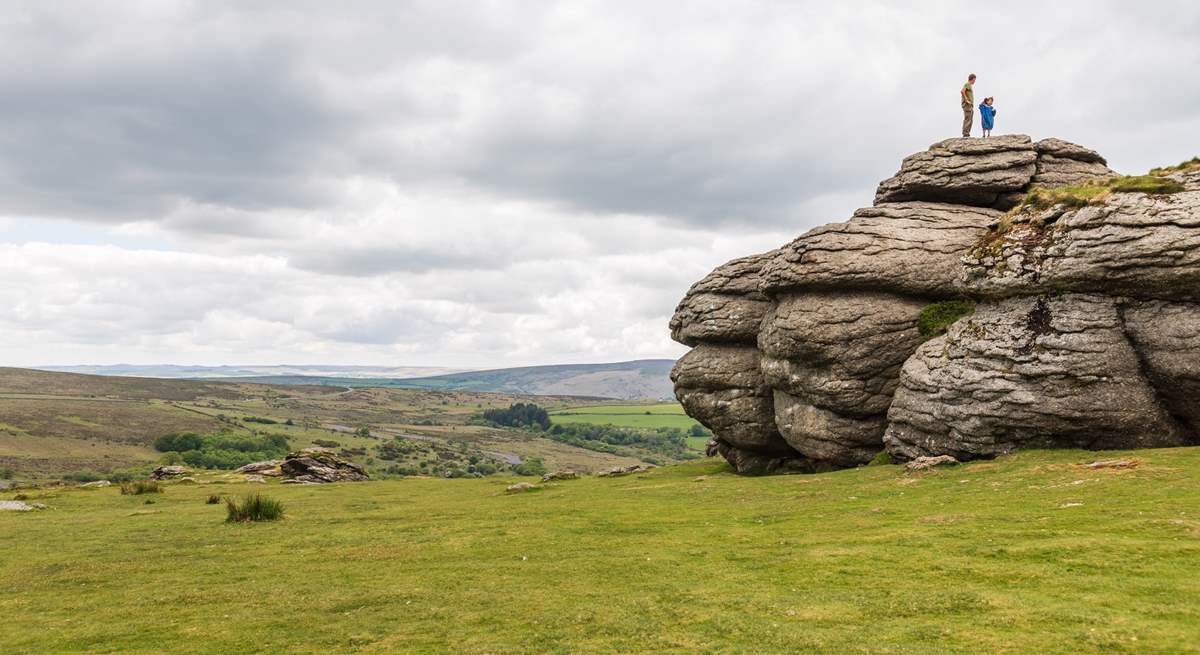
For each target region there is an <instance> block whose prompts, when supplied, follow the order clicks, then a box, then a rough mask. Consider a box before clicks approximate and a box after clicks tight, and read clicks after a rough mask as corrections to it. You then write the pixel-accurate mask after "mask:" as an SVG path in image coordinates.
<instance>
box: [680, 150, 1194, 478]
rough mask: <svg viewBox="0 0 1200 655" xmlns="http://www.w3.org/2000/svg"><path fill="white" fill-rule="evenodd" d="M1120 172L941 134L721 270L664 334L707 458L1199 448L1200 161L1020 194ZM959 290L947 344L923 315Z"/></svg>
mask: <svg viewBox="0 0 1200 655" xmlns="http://www.w3.org/2000/svg"><path fill="white" fill-rule="evenodd" d="M1116 175H1117V174H1116V173H1114V172H1113V171H1112V170H1110V169H1109V168H1108V166H1107V163H1106V162H1105V160H1104V158H1103V157H1101V156H1100V155H1099V154H1098V153H1096V152H1095V151H1092V150H1089V149H1087V148H1084V147H1081V146H1078V145H1075V144H1072V143H1068V142H1066V141H1062V140H1059V139H1045V140H1042V141H1038V142H1036V143H1035V142H1033V141H1032V140H1031V139H1030V138H1029V137H1027V136H1023V135H1012V136H1003V137H995V138H989V139H986V140H985V139H949V140H947V141H943V142H941V143H937V144H934V145H933V146H932V147H931V148H930V149H929V150H927V151H925V152H921V153H917V154H915V155H912V156H910V157H908V158H906V159H905V160H904V162H903V163H902V165H901V168H900V171H899V172H897V173H896V175H894V176H892V177H891V178H889V179H887V180H884V181H883V182H882V183H881V184H880V185H879V189H878V191H877V193H876V196H875V204H874V206H872V207H868V208H864V209H860V210H858V211H856V212H854V215H853V216H851V218H850V219H849V220H847V221H845V222H843V223H834V224H830V225H825V226H822V227H818V228H816V229H813V230H810V231H809V232H807V233H805V234H803V235H801V236H800V237H798V238H797V239H796V240H794V241H792V242H791V243H789V244H787V245H785V246H783V247H781V248H779V249H777V250H773V251H771V252H767V253H763V254H760V255H754V256H750V257H743V258H741V259H736V260H734V261H732V262H729V263H728V264H725V265H723V266H720V267H718V268H717V269H716V270H714V271H713V272H712V273H710V274H709V275H708V276H706V277H705V278H704V279H702V280H701V281H699V282H697V283H696V284H695V285H693V286H692V288H691V289H689V290H688V293H687V295H686V296H685V297H684V298H683V300H682V301H681V302H680V303H679V306H678V308H677V309H676V312H675V315H674V317H673V318H672V319H671V326H670V327H671V334H672V337H673V338H674V339H675V340H677V341H679V342H681V343H684V344H686V345H688V346H692V350H691V351H690V352H689V353H687V354H686V355H684V357H682V358H681V359H680V360H679V362H678V363H677V364H676V366H675V370H674V371H673V372H672V375H671V379H672V381H673V382H674V384H675V392H676V396H677V397H678V398H679V400H680V402H681V403H682V404H683V406H684V409H685V410H686V411H687V413H688V414H689V415H690V416H692V417H694V418H696V419H697V420H698V421H700V422H701V423H703V424H704V425H705V426H707V427H708V428H710V429H711V430H712V431H713V434H714V440H713V442H712V443H711V444H710V451H711V452H710V454H720V455H722V456H723V457H724V458H725V459H726V460H728V461H729V462H730V463H731V464H732V465H733V466H734V467H735V468H736V469H737V470H738V471H740V472H743V473H771V472H777V471H785V470H810V471H811V470H820V469H823V468H836V467H846V466H854V465H858V464H862V463H865V462H867V461H870V460H871V459H872V458H873V457H875V456H876V455H878V454H879V453H880V452H881V451H884V450H886V451H887V452H888V453H890V454H891V455H892V456H893V458H895V459H899V460H912V459H915V458H918V457H927V456H942V455H945V456H950V457H954V458H955V459H958V460H968V459H972V458H981V457H991V456H994V455H996V454H998V453H1002V452H1007V451H1010V450H1013V449H1015V448H1022V447H1037V448H1054V447H1082V448H1125V447H1151V446H1176V445H1184V444H1197V443H1200V409H1198V408H1200V402H1197V401H1200V305H1198V304H1197V303H1198V302H1200V298H1198V297H1197V296H1198V295H1200V285H1198V284H1197V282H1200V279H1198V278H1200V171H1192V172H1187V171H1181V172H1177V173H1172V174H1170V175H1169V176H1168V177H1169V178H1170V179H1171V180H1175V181H1176V182H1178V183H1180V185H1181V186H1179V188H1176V189H1173V190H1174V191H1177V192H1176V193H1170V194H1155V193H1142V192H1108V191H1107V190H1106V191H1105V192H1104V193H1100V194H1096V195H1093V196H1089V197H1088V202H1087V203H1086V204H1085V203H1084V202H1082V201H1081V202H1071V203H1057V204H1051V205H1049V206H1042V207H1041V208H1034V207H1033V206H1030V205H1028V204H1023V203H1022V201H1023V199H1024V198H1025V196H1026V194H1027V193H1028V192H1029V190H1030V189H1033V188H1048V187H1061V186H1064V185H1079V184H1088V183H1091V184H1104V183H1105V182H1103V181H1106V180H1109V179H1111V178H1114V177H1115V176H1116ZM1105 188H1106V189H1107V187H1105ZM1113 188H1117V187H1113ZM1180 189H1182V191H1180ZM1006 212H1007V213H1006ZM962 300H968V301H971V302H973V303H974V307H975V309H974V313H973V314H969V315H967V316H964V317H962V318H959V319H958V320H957V321H955V322H953V323H952V324H951V325H949V326H948V329H942V330H936V327H937V326H934V328H932V329H934V330H936V331H939V332H944V334H933V333H932V332H931V331H930V330H931V328H930V326H928V325H924V324H923V318H922V317H923V315H925V314H928V312H929V311H930V310H934V309H937V307H938V304H939V303H943V301H959V302H958V304H959V305H962V304H963V303H962V302H961V301H962ZM966 306H967V307H969V306H970V305H969V304H967V305H966ZM928 315H933V314H928Z"/></svg>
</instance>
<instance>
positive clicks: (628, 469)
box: [599, 464, 655, 478]
mask: <svg viewBox="0 0 1200 655" xmlns="http://www.w3.org/2000/svg"><path fill="white" fill-rule="evenodd" d="M652 468H655V466H654V465H653V464H631V465H629V466H617V467H614V468H611V469H608V470H607V471H604V472H603V473H600V474H599V475H600V477H602V478H615V477H619V476H622V475H630V474H632V473H645V472H646V471H649V470H650V469H652Z"/></svg>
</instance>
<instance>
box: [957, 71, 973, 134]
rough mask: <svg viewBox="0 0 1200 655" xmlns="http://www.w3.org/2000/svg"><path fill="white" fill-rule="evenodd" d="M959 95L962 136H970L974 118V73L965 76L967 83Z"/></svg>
mask: <svg viewBox="0 0 1200 655" xmlns="http://www.w3.org/2000/svg"><path fill="white" fill-rule="evenodd" d="M959 95H961V96H962V108H963V136H964V137H968V136H971V123H972V122H973V121H974V120H975V73H971V74H970V75H968V76H967V83H966V84H964V85H963V88H962V91H960V92H959Z"/></svg>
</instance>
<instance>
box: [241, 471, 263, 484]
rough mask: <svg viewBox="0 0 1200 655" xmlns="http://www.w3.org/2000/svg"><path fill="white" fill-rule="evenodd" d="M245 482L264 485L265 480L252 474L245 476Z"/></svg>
mask: <svg viewBox="0 0 1200 655" xmlns="http://www.w3.org/2000/svg"><path fill="white" fill-rule="evenodd" d="M246 482H257V483H259V484H266V483H267V479H266V478H264V477H263V476H261V475H255V474H253V473H252V474H250V475H247V476H246Z"/></svg>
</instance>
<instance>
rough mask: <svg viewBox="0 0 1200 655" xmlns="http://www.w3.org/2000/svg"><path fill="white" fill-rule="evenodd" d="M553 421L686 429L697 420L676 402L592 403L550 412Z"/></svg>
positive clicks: (626, 426)
mask: <svg viewBox="0 0 1200 655" xmlns="http://www.w3.org/2000/svg"><path fill="white" fill-rule="evenodd" d="M550 420H551V421H553V422H554V423H563V424H571V423H590V424H593V425H616V426H619V427H625V428H679V429H681V430H686V429H688V428H690V427H692V426H693V425H695V424H696V419H694V418H692V417H690V416H688V415H687V414H684V413H683V407H682V406H681V405H680V404H679V403H658V404H653V405H591V406H582V407H570V408H567V409H561V410H557V411H553V412H550Z"/></svg>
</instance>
